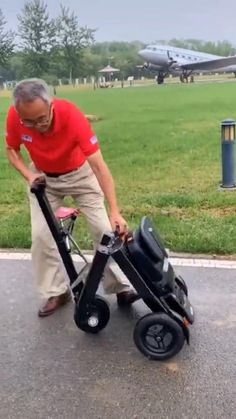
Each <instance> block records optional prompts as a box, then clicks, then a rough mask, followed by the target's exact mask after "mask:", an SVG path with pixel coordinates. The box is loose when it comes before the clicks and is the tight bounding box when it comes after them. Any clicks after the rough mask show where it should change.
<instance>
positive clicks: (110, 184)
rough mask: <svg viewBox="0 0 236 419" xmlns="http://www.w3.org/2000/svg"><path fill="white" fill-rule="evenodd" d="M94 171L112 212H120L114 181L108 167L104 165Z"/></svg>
mask: <svg viewBox="0 0 236 419" xmlns="http://www.w3.org/2000/svg"><path fill="white" fill-rule="evenodd" d="M93 171H94V173H95V175H96V177H97V180H98V182H99V185H100V186H101V189H102V191H103V193H104V195H105V198H106V200H107V203H108V206H109V210H110V212H119V208H118V204H117V199H116V192H115V185H114V181H113V178H112V175H111V172H110V170H109V169H108V167H107V165H106V164H104V165H103V166H102V167H101V168H99V169H96V168H93Z"/></svg>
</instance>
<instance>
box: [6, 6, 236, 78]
mask: <svg viewBox="0 0 236 419" xmlns="http://www.w3.org/2000/svg"><path fill="white" fill-rule="evenodd" d="M17 20H18V25H17V32H15V31H13V30H7V28H6V27H7V22H6V20H5V17H4V15H3V13H2V10H1V9H0V77H1V78H0V82H1V80H2V81H4V80H20V79H23V78H27V77H42V78H44V79H45V80H47V81H48V82H49V83H50V84H54V85H56V84H57V83H58V79H62V80H64V82H71V83H72V82H73V81H74V80H75V79H76V78H82V77H89V76H90V77H91V76H93V77H97V74H98V71H99V70H100V69H101V68H102V67H104V66H106V65H107V64H108V63H110V64H111V65H112V66H114V67H116V68H119V69H120V77H121V78H124V79H126V78H127V77H128V76H137V75H140V71H141V70H140V67H139V66H140V65H141V64H142V61H141V60H140V58H139V57H138V51H139V50H140V49H141V48H143V47H144V43H143V42H141V41H133V42H102V43H98V42H96V40H95V36H96V30H95V29H92V28H89V27H87V26H81V25H80V23H79V18H78V16H77V15H76V14H75V12H74V11H72V10H70V9H69V8H68V7H66V6H64V5H63V4H61V5H60V11H59V15H58V16H57V17H56V18H51V17H50V15H49V12H48V8H47V4H46V3H45V2H44V1H43V0H32V1H27V2H26V3H25V5H24V7H23V8H22V10H21V12H20V13H19V14H18V15H17ZM154 43H155V42H154ZM156 43H162V44H167V45H168V44H169V45H173V46H177V47H182V48H188V49H193V50H198V51H203V52H208V53H211V54H216V55H222V56H228V55H234V54H235V53H236V49H235V48H234V47H233V46H232V45H231V44H230V43H229V42H228V41H221V42H217V43H214V42H206V41H201V40H196V39H189V40H178V39H171V40H168V41H166V40H159V41H156Z"/></svg>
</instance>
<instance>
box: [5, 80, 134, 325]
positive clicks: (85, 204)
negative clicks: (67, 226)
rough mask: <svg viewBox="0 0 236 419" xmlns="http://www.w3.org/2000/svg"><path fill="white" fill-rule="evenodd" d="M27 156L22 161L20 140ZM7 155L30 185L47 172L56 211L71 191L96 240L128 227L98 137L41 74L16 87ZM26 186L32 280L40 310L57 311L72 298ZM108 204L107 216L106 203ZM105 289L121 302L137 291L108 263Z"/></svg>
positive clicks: (127, 301) (129, 300)
mask: <svg viewBox="0 0 236 419" xmlns="http://www.w3.org/2000/svg"><path fill="white" fill-rule="evenodd" d="M22 145H23V146H24V147H25V148H26V149H27V151H28V153H29V155H30V158H31V161H32V163H31V164H30V166H29V168H28V167H27V166H26V164H25V163H24V160H23V158H22V154H21V146H22ZM6 149H7V157H8V159H9V161H10V162H11V164H12V165H13V166H14V167H15V169H16V170H18V171H19V172H20V174H21V175H22V176H23V177H24V178H25V179H26V181H27V182H28V184H29V186H30V185H31V184H32V182H33V181H34V180H35V179H37V178H38V177H39V176H42V174H44V176H45V178H46V185H47V186H46V194H47V197H48V199H49V202H50V204H51V206H52V209H53V210H54V211H55V210H56V209H57V208H59V207H60V206H61V205H62V204H63V199H64V197H66V196H70V197H72V198H73V199H74V201H75V202H76V204H77V205H78V206H79V208H80V211H81V212H82V213H83V214H84V215H85V217H86V219H87V222H88V224H89V227H90V230H91V234H92V236H93V240H94V245H95V246H96V245H97V244H98V242H99V240H100V238H101V236H102V234H103V233H104V232H105V231H109V230H111V229H115V228H116V227H117V226H118V228H119V229H120V232H121V233H124V232H125V231H126V229H127V225H126V222H125V220H124V219H123V217H122V216H121V214H120V211H119V208H118V205H117V200H116V194H115V187H114V182H113V178H112V175H111V173H110V171H109V169H108V167H107V165H106V163H105V162H104V160H103V157H102V153H101V151H100V148H99V144H98V140H97V137H96V135H95V134H94V132H93V131H92V129H91V127H90V125H89V123H88V121H87V119H86V118H85V116H84V115H83V114H82V113H81V111H80V110H79V109H78V108H77V107H76V106H75V105H74V104H72V103H70V102H69V101H66V100H58V99H54V100H52V99H51V98H50V95H49V92H48V87H47V85H46V83H45V82H44V81H43V80H40V79H29V80H23V81H21V82H20V83H18V85H17V86H16V87H15V90H14V93H13V106H11V107H10V109H9V111H8V115H7V121H6ZM28 190H29V200H30V209H31V230H32V249H31V250H32V262H33V267H34V272H35V276H36V284H37V287H38V290H39V292H40V295H41V297H42V298H43V299H44V300H45V301H44V302H43V303H42V306H41V308H40V309H39V312H38V314H39V316H40V317H46V316H48V315H50V314H52V313H54V312H55V310H56V309H58V308H59V307H60V306H62V305H64V304H65V303H66V302H68V301H69V300H70V298H71V293H70V290H69V287H68V281H67V280H66V279H65V276H64V270H63V269H62V266H61V263H60V257H59V253H58V251H57V248H56V244H55V242H54V240H53V238H52V236H51V234H50V232H49V229H48V226H47V225H46V222H45V220H44V217H43V215H42V213H41V210H40V208H39V205H38V203H37V201H36V198H35V196H34V195H33V194H31V193H30V188H29V187H28ZM104 196H105V198H106V200H107V203H108V207H109V218H110V220H109V218H108V215H107V212H106V209H105V206H104ZM103 286H104V290H105V292H106V293H107V294H111V293H116V294H117V303H118V305H119V306H125V305H129V304H132V303H133V302H134V301H135V300H136V298H137V294H136V293H135V292H134V290H133V289H132V288H131V287H130V284H129V283H128V280H127V278H126V277H125V276H124V275H123V273H122V272H121V271H119V276H116V275H115V273H114V272H113V271H112V270H111V269H110V267H108V268H107V270H106V272H105V277H104V281H103Z"/></svg>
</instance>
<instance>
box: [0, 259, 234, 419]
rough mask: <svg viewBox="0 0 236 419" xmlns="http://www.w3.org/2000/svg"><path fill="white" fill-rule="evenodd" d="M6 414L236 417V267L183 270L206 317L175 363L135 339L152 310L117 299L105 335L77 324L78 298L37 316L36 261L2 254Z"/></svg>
mask: <svg viewBox="0 0 236 419" xmlns="http://www.w3.org/2000/svg"><path fill="white" fill-rule="evenodd" d="M0 263H1V280H0V318H1V322H0V419H14V418H22V419H32V418H36V419H41V418H42V419H46V418H48V419H49V418H50V419H54V418H55V419H65V418H66V419H105V418H112V419H120V418H127V419H135V418H143V419H147V418H156V419H177V418H178V419H184V418H186V419H190V418H191V419H198V418H199V419H200V418H201V419H211V418H212V419H218V418H219V419H230V418H232V419H235V418H236V304H235V303H236V272H235V270H230V269H228V270H226V269H214V268H211V269H209V268H207V269H206V268H190V267H187V268H186V267H176V268H175V269H176V271H177V272H178V273H180V274H181V275H182V276H183V277H184V279H185V280H186V282H187V284H188V287H189V294H190V300H191V302H192V304H193V306H194V308H195V312H196V321H195V323H194V325H193V326H192V327H191V341H190V346H188V345H185V346H184V347H183V349H182V351H181V352H180V353H179V354H178V355H177V356H176V357H175V358H172V359H171V360H169V361H167V362H162V363H160V362H157V361H149V360H148V359H147V358H145V357H144V356H143V355H142V354H141V353H140V352H139V351H138V350H137V348H136V347H135V345H134V343H133V329H134V325H135V322H136V320H137V318H138V317H140V315H142V314H144V313H145V312H146V311H147V310H146V308H145V306H144V304H143V303H142V302H137V303H135V304H134V306H133V309H132V310H130V311H125V312H124V311H121V310H120V309H118V308H117V305H116V301H115V298H114V297H109V299H108V300H109V302H110V304H111V307H110V308H111V319H110V322H109V324H108V326H107V327H106V329H104V330H103V331H102V332H101V333H100V334H98V335H95V336H94V335H86V334H85V333H83V332H82V331H80V330H78V329H77V328H76V326H75V324H74V322H73V305H72V304H69V305H68V306H66V307H64V308H62V309H61V310H60V311H58V312H57V313H55V314H54V315H53V316H51V317H49V318H45V319H39V318H38V317H37V308H38V301H37V298H36V295H35V291H34V286H33V281H32V273H31V264H30V262H29V261H10V260H1V261H0Z"/></svg>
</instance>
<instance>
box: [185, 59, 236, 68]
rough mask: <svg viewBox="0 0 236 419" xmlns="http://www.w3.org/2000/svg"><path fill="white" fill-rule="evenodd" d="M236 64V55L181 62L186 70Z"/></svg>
mask: <svg viewBox="0 0 236 419" xmlns="http://www.w3.org/2000/svg"><path fill="white" fill-rule="evenodd" d="M234 64H236V56H233V57H224V58H223V57H222V58H217V59H216V60H208V61H198V62H195V63H189V64H181V65H180V68H182V69H185V70H216V69H218V68H221V67H227V66H229V65H234Z"/></svg>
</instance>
